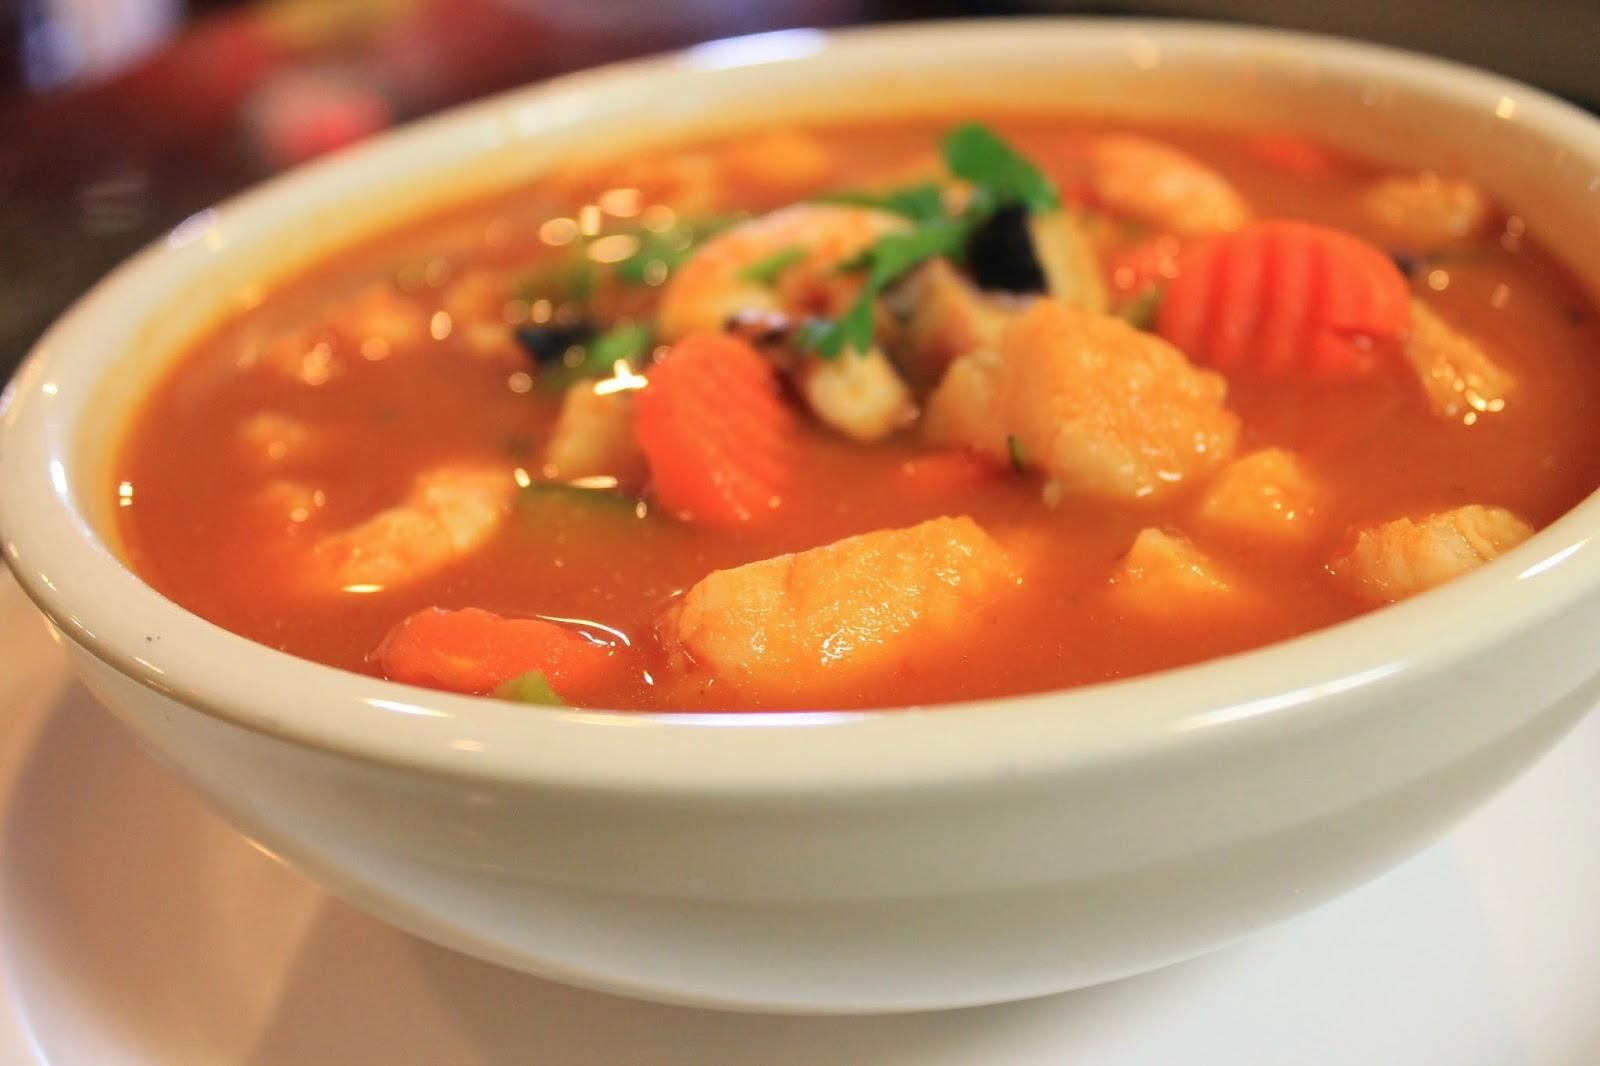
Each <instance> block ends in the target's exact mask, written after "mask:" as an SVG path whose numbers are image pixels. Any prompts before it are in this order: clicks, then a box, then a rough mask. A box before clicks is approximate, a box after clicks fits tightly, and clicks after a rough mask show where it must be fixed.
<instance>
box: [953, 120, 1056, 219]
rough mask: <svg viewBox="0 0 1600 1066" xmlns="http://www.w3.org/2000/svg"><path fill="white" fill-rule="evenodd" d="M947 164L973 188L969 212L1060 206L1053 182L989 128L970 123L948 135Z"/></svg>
mask: <svg viewBox="0 0 1600 1066" xmlns="http://www.w3.org/2000/svg"><path fill="white" fill-rule="evenodd" d="M944 161H945V166H947V167H949V168H950V173H952V174H954V175H955V176H956V177H958V178H964V179H965V180H967V181H969V182H971V183H972V185H973V202H972V207H970V208H969V212H975V213H979V214H986V213H988V212H989V211H992V210H994V209H995V208H997V207H1000V206H1001V205H1003V204H1009V203H1020V204H1024V205H1026V206H1027V208H1028V210H1030V211H1049V210H1052V209H1054V208H1057V207H1060V206H1061V198H1060V197H1059V196H1058V195H1057V194H1056V188H1055V186H1054V185H1053V184H1051V182H1050V179H1049V178H1047V177H1045V176H1044V174H1043V173H1042V172H1040V170H1039V168H1038V167H1035V166H1034V165H1033V164H1032V163H1030V162H1028V160H1026V159H1024V158H1023V157H1022V156H1021V155H1020V154H1019V153H1018V152H1017V151H1016V150H1015V149H1014V148H1012V147H1011V146H1010V145H1009V144H1007V143H1006V142H1005V141H1003V140H1001V139H1000V137H999V135H998V134H996V133H995V132H994V131H993V130H991V129H990V128H989V127H987V126H984V125H980V124H979V123H976V122H969V123H967V124H966V125H962V126H957V127H956V128H955V129H953V130H951V131H950V132H949V133H947V134H946V135H945V138H944Z"/></svg>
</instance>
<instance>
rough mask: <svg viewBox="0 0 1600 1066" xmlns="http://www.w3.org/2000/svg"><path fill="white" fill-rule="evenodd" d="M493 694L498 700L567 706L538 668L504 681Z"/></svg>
mask: <svg viewBox="0 0 1600 1066" xmlns="http://www.w3.org/2000/svg"><path fill="white" fill-rule="evenodd" d="M494 696H495V699H498V700H512V701H514V702H516V703H534V704H539V705H542V706H545V707H565V706H567V701H566V700H564V699H562V698H561V697H560V696H559V695H557V694H556V690H555V689H553V688H551V687H550V682H549V680H548V679H547V678H546V677H545V676H544V674H543V673H542V672H540V671H538V670H532V671H529V672H528V673H526V674H522V675H520V676H518V677H513V678H512V679H511V680H510V681H507V682H504V683H503V684H501V685H500V687H499V688H497V689H495V690H494Z"/></svg>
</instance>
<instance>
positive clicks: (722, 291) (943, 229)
mask: <svg viewBox="0 0 1600 1066" xmlns="http://www.w3.org/2000/svg"><path fill="white" fill-rule="evenodd" d="M1596 338H1597V333H1596V326H1595V323H1594V320H1593V316H1592V313H1591V310H1590V307H1589V305H1588V303H1587V302H1586V300H1585V299H1584V296H1583V294H1582V293H1581V292H1580V291H1579V289H1578V288H1577V286H1576V285H1575V284H1574V283H1573V282H1572V281H1571V279H1570V278H1569V277H1568V276H1567V275H1566V274H1565V273H1564V271H1563V270H1562V269H1561V267H1560V265H1559V264H1558V263H1555V262H1553V261H1552V260H1551V258H1550V257H1549V256H1547V255H1546V254H1545V253H1544V252H1542V251H1541V250H1540V249H1539V248H1538V247H1537V245H1535V244H1534V243H1533V242H1532V241H1531V240H1530V239H1529V238H1528V237H1527V235H1526V234H1525V233H1524V231H1523V225H1522V222H1521V220H1520V219H1519V218H1518V217H1517V216H1516V215H1515V214H1508V213H1506V212H1505V211H1504V210H1503V209H1501V208H1500V207H1498V206H1497V205H1495V204H1493V203H1492V202H1491V201H1490V200H1489V199H1488V198H1487V197H1486V196H1485V195H1484V194H1483V193H1482V192H1481V191H1480V190H1478V189H1476V188H1474V187H1473V186H1471V185H1470V184H1468V183H1466V182H1464V181H1460V180H1457V179H1455V178H1452V177H1450V176H1448V175H1437V174H1432V173H1424V174H1414V173H1395V172H1390V171H1387V170H1385V169H1384V168H1382V167H1379V166H1375V165H1373V164H1371V163H1368V162H1366V161H1363V160H1360V159H1354V158H1349V157H1347V156H1344V155H1341V154H1338V153H1336V152H1333V151H1331V150H1329V149H1327V148H1325V147H1322V146H1320V145H1318V144H1315V143H1313V142H1310V141H1307V140H1304V139H1302V138H1299V137H1296V136H1293V135H1289V134H1283V133H1278V132H1267V133H1259V134H1251V135H1245V134H1237V133H1224V132H1217V131H1208V130H1195V129H1138V130H1128V129H1119V128H1113V127H1110V126H1107V125H1104V124H1097V123H1092V122H1085V121H1082V120H1078V119H1070V120H1069V119H1062V118H1054V117H1017V116H1010V117H1002V118H1000V119H998V120H996V121H993V122H990V123H988V124H977V123H972V122H969V121H966V120H965V118H964V117H963V118H952V119H950V120H946V121H935V120H931V119H930V120H916V121H895V122H880V123H862V124H855V125H841V126H837V127H819V128H815V129H781V130H767V131H761V132H758V133H752V134H748V135H744V136H740V137H735V138H730V139H727V140H723V141H717V142H714V143H703V144H690V145H686V146H683V147H681V148H678V149H675V150H672V151H667V152H659V151H658V152H654V153H651V154H650V155H648V156H642V157H639V158H633V159H626V158H625V159H619V160H617V161H615V162H613V163H610V164H606V165H602V166H585V167H583V168H581V169H578V168H573V169H570V170H562V171H558V172H556V173H553V174H550V175H547V176H546V177H545V178H543V179H541V180H539V181H536V182H534V183H532V184H531V185H530V186H528V187H526V188H520V189H516V190H514V191H511V192H508V193H506V194H504V195H503V196H500V197H498V198H496V199H494V200H492V201H488V202H483V203H476V204H472V205H468V206H465V207H460V208H452V209H450V210H448V211H445V212H442V213H440V214H439V215H437V216H436V217H432V218H428V219H425V220H422V221H419V222H418V223H416V224H415V225H413V226H410V227H407V228H405V229H403V230H400V231H397V232H393V233H390V234H386V235H384V236H383V237H381V238H379V239H377V240H374V241H370V242H368V243H366V244H364V245H362V246H360V247H356V248H352V249H349V250H347V251H345V252H343V253H341V254H339V255H338V256H336V257H333V258H331V259H329V260H328V261H326V262H324V263H322V264H319V265H317V266H316V267H315V268H313V269H311V270H309V271H307V272H305V273H304V274H302V275H301V276H298V277H295V278H293V279H291V280H289V281H287V282H286V283H284V284H283V285H281V286H280V287H279V288H278V289H277V290H276V291H273V292H271V293H269V294H268V295H267V296H266V298H265V299H264V300H263V301H262V302H261V303H260V305H259V306H258V307H255V308H254V309H252V310H249V311H247V312H244V313H241V314H239V315H237V316H235V317H233V318H231V319H229V320H227V321H224V322H221V323H219V324H218V325H217V326H216V327H215V328H214V329H213V330H211V331H210V332H209V333H208V334H207V335H206V336H203V337H201V338H200V339H199V340H198V342H197V343H195V344H194V345H193V346H192V349H191V350H189V351H187V352H186V353H183V354H182V356H181V357H180V358H178V359H177V360H176V361H175V363H174V366H173V368H172V369H171V371H170V372H169V373H168V374H167V375H166V376H165V378H164V379H163V380H162V381H161V382H160V383H159V384H158V385H157V387H156V388H155V389H154V390H153V391H152V393H151V395H150V396H149V397H148V399H147V400H146V402H145V403H144V404H143V406H142V408H141V409H140V411H139V412H138V414H137V415H136V417H135V419H134V420H133V423H132V425H131V428H130V430H129V431H128V434H127V437H126V440H125V443H124V444H123V446H122V447H121V449H120V451H119V453H118V456H117V460H116V464H115V475H114V484H113V485H112V486H111V491H112V492H114V493H115V494H116V497H117V500H118V503H119V505H120V508H119V510H118V515H119V518H120V534H121V538H122V543H123V546H124V551H125V554H126V556H127V558H128V559H129V561H130V562H131V564H132V565H133V567H134V568H135V569H136V570H137V571H138V572H139V573H140V574H141V575H142V576H143V577H144V578H146V579H147V580H148V581H149V582H150V583H151V584H152V585H154V586H155V587H156V588H157V589H159V590H160V591H162V592H163V593H164V594H166V595H168V596H169V597H171V598H172V599H174V600H175V601H177V602H178V603H180V604H182V605H184V606H185V607H187V608H189V609H191V610H193V611H195V612H196V613H198V614H200V615H201V616H203V617H205V618H208V619H210V620H212V621H214V622H216V623H218V624H219V625H222V626H224V627H226V628H228V629H230V630H233V631H234V632H237V633H240V634H242V635H244V636H246V637H249V638H251V639H254V640H257V641H260V642H262V643H265V644H269V645H271V646H273V647H276V648H279V649H282V650H284V651H286V652H289V653H291V654H295V655H300V656H304V657H306V658H310V659H315V660H318V661H321V662H324V663H328V664H331V665H334V666H338V667H343V668H345V669H349V670H356V671H362V672H367V673H371V674H375V675H381V676H388V677H391V678H393V679H395V680H400V681H406V682H410V683H414V684H423V685H428V686H432V687H438V688H446V689H453V690H457V691H463V692H473V693H480V694H497V695H499V696H501V697H502V698H507V699H517V700H523V701H526V702H531V703H573V704H579V705H583V706H595V707H609V708H622V709H638V710H667V709H671V710H720V711H730V710H756V709H760V710H782V709H807V708H818V707H828V708H872V707H896V706H907V705H914V704H930V703H944V702H951V701H957V700H965V699H972V698H980V697H990V696H1002V695H1008V694H1015V693H1024V692H1034V691H1041V690H1049V689H1056V688H1061V687H1065V686H1072V685H1081V684H1086V683H1091V682H1095V681H1103V680H1108V679H1112V678H1119V677H1126V676H1130V675H1135V674H1140V673H1144V672H1148V671H1151V670H1157V669H1161V668H1165V667H1171V666H1177V665H1180V664H1184V663H1190V662H1195V661H1198V660H1203V659H1207V658H1211V657H1215V656H1220V655H1225V654H1228V653H1232V652H1237V651H1242V650H1245V649H1248V648H1253V647H1257V646H1259V645H1262V644H1266V643H1269V642H1272V641H1277V640H1282V639H1285V638H1288V637H1292V636H1295V635H1297V634H1301V633H1305V632H1307V631H1309V630H1314V629H1317V628H1319V627H1323V626H1327V625H1330V624H1333V623H1336V622H1339V621H1342V620H1345V619H1348V618H1351V617H1353V616H1356V615H1358V614H1361V613H1363V612H1365V611H1369V610H1372V609H1375V608H1378V607H1381V606H1382V605H1384V604H1386V603H1390V602H1393V601H1395V600H1397V599H1400V598H1403V597H1405V596H1409V595H1413V594H1416V593H1420V592H1423V591H1425V590H1427V589H1428V588H1431V587H1433V586H1435V585H1437V584H1439V583H1441V582H1443V581H1445V580H1448V579H1450V578H1452V577H1455V576H1457V575H1459V574H1462V573H1465V572H1466V571H1468V570H1470V569H1472V568H1474V567H1476V566H1478V565H1481V564H1484V563H1487V562H1489V561H1491V560H1493V559H1494V558H1495V557H1496V556H1497V555H1499V554H1500V553H1502V552H1504V551H1506V550H1508V549H1509V548H1511V547H1513V546H1514V545H1515V544H1517V543H1519V542H1520V541H1521V540H1523V539H1524V538H1526V537H1527V536H1528V535H1530V534H1531V532H1532V531H1533V530H1534V529H1537V528H1539V527H1540V526H1542V525H1544V524H1547V523H1548V522H1550V521H1551V520H1553V519H1554V518H1556V517H1557V516H1559V515H1560V514H1562V513H1563V512H1564V511H1566V510H1567V509H1569V508H1570V507H1572V506H1573V505H1574V504H1575V503H1576V502H1577V501H1579V500H1580V499H1582V498H1583V497H1584V496H1585V495H1587V494H1588V493H1589V492H1590V491H1591V490H1593V488H1594V487H1595V485H1596V484H1597V482H1600V418H1597V417H1595V415H1596V412H1595V409H1594V408H1595V403H1596V397H1597V396H1600V365H1597V362H1596V360H1595V358H1594V353H1595V350H1596ZM1418 639H1419V640H1421V639H1426V634H1418Z"/></svg>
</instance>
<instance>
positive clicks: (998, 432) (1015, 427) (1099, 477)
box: [926, 300, 1239, 503]
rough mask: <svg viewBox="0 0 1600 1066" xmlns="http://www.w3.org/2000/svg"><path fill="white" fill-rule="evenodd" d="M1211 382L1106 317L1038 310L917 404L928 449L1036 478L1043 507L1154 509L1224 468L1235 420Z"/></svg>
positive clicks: (1222, 391)
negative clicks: (923, 404) (935, 446)
mask: <svg viewBox="0 0 1600 1066" xmlns="http://www.w3.org/2000/svg"><path fill="white" fill-rule="evenodd" d="M1226 394H1227V384H1226V382H1224V381H1223V379H1222V378H1221V376H1219V375H1217V374H1215V373H1213V372H1211V371H1208V370H1199V369H1196V368H1195V367H1193V366H1191V365H1190V364H1189V362H1188V361H1187V360H1186V359H1184V357H1183V353H1181V352H1179V351H1178V350H1177V349H1176V348H1174V347H1172V346H1171V345H1170V344H1167V343H1166V342H1165V341H1163V340H1161V339H1160V338H1159V337H1155V336H1152V335H1151V334H1148V333H1143V332H1141V331H1139V330H1137V329H1134V328H1133V327H1132V326H1130V325H1128V324H1127V323H1126V322H1123V321H1122V320H1121V319H1118V318H1113V317H1111V316H1109V315H1097V314H1092V313H1090V312H1086V311H1074V310H1072V309H1071V308H1068V307H1064V306H1062V305H1061V304H1059V303H1056V302H1055V301H1053V300H1040V301H1038V302H1037V303H1035V304H1034V305H1033V306H1032V307H1031V308H1029V310H1028V311H1027V312H1026V313H1025V314H1023V316H1022V317H1021V318H1019V319H1018V320H1017V321H1016V322H1015V323H1014V324H1013V325H1012V326H1011V327H1010V328H1009V329H1007V330H1006V331H1005V333H1004V334H1003V335H1002V336H1001V338H1000V348H999V351H998V353H988V352H983V351H979V352H974V353H972V354H971V355H967V356H963V357H962V358H961V359H958V360H956V362H955V364H954V365H953V366H951V368H950V371H949V372H948V373H947V374H946V375H945V380H944V381H943V382H942V383H941V384H940V386H939V388H937V389H936V390H934V393H933V395H932V396H931V397H929V400H928V418H927V422H926V431H927V432H928V434H929V435H930V436H931V437H932V438H933V439H934V440H935V441H937V442H938V443H942V444H950V445H958V446H961V447H967V448H972V449H974V450H976V451H978V452H980V453H982V454H985V455H988V456H989V457H991V458H993V459H996V460H998V461H1000V462H1010V463H1013V464H1018V463H1020V464H1023V465H1026V466H1030V467H1033V468H1035V469H1039V470H1041V471H1043V472H1044V473H1045V475H1046V476H1047V477H1048V478H1049V481H1048V483H1047V484H1046V487H1045V490H1046V498H1047V499H1052V500H1053V499H1058V498H1060V497H1061V496H1064V495H1077V496H1085V497H1093V498H1098V499H1104V500H1114V501H1122V502H1128V503H1134V502H1144V501H1149V502H1154V501H1156V500H1159V499H1163V498H1166V497H1168V496H1170V495H1172V494H1173V493H1175V492H1178V491H1180V489H1181V487H1182V486H1183V485H1184V484H1185V483H1186V482H1189V481H1190V480H1191V479H1194V478H1198V477H1201V476H1204V475H1206V474H1209V473H1210V472H1211V471H1212V470H1214V469H1216V468H1217V467H1218V466H1220V465H1221V464H1222V463H1224V462H1226V461H1227V459H1228V457H1229V455H1231V454H1232V452H1233V447H1234V443H1235V441H1236V440H1237V438H1238V434H1239V419H1238V416H1236V415H1234V414H1233V413H1232V412H1231V411H1229V410H1227V409H1226V408H1225V407H1224V406H1223V404H1222V401H1223V397H1224V396H1225V395H1226Z"/></svg>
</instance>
